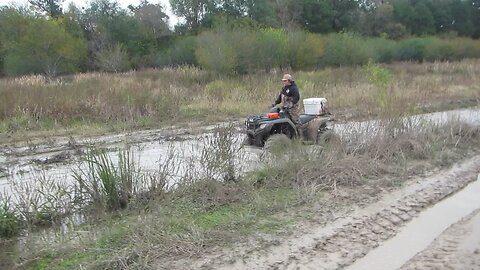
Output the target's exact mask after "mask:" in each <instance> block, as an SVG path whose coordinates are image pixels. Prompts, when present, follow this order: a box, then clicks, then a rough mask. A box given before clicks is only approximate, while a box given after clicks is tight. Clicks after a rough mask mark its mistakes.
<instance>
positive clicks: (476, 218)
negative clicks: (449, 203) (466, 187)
mask: <svg viewBox="0 0 480 270" xmlns="http://www.w3.org/2000/svg"><path fill="white" fill-rule="evenodd" d="M401 269H402V270H410V269H419V270H421V269H472V270H474V269H480V209H478V210H476V211H474V212H473V213H471V214H470V215H468V216H466V217H465V218H463V219H462V220H460V221H459V222H457V223H455V224H454V225H452V226H451V227H450V228H448V229H447V230H446V231H445V232H444V233H442V234H441V235H440V236H439V237H437V238H436V239H435V241H434V242H433V243H431V245H429V246H428V248H427V249H425V250H424V251H422V252H421V253H419V254H417V255H416V256H415V257H413V258H412V259H411V260H409V261H408V262H407V263H406V264H405V265H403V266H402V268H401Z"/></svg>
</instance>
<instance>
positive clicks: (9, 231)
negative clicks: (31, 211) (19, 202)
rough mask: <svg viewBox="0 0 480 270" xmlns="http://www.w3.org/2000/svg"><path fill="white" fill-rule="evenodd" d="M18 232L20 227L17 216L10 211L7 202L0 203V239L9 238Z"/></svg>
mask: <svg viewBox="0 0 480 270" xmlns="http://www.w3.org/2000/svg"><path fill="white" fill-rule="evenodd" d="M19 231H20V225H19V221H18V218H17V216H16V215H15V213H14V212H13V210H12V209H10V205H9V203H8V202H7V200H4V201H3V202H2V201H0V238H11V237H14V236H16V235H17V234H18V233H19Z"/></svg>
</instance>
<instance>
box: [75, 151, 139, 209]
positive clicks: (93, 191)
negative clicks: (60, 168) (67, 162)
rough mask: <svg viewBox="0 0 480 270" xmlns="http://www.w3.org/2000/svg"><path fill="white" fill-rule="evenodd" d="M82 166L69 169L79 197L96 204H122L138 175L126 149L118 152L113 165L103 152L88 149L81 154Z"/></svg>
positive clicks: (117, 206) (128, 195)
mask: <svg viewBox="0 0 480 270" xmlns="http://www.w3.org/2000/svg"><path fill="white" fill-rule="evenodd" d="M85 162H86V168H82V167H80V166H79V168H78V169H77V170H76V171H74V172H73V175H74V178H75V180H76V182H77V184H78V188H79V190H80V192H81V193H82V194H83V198H84V199H86V200H87V201H89V202H91V203H92V204H93V205H95V206H96V207H99V208H105V209H110V210H117V209H121V208H125V207H126V206H127V204H128V202H129V200H130V198H131V197H132V191H133V189H134V186H135V184H137V180H138V179H139V178H140V177H142V176H140V175H139V173H138V171H137V170H136V169H135V165H134V163H133V162H132V160H131V153H130V152H129V151H128V150H120V151H119V152H118V164H117V166H115V165H114V163H113V161H112V159H111V158H110V156H109V155H108V153H107V152H105V151H103V150H100V149H90V150H89V151H88V153H87V154H86V156H85Z"/></svg>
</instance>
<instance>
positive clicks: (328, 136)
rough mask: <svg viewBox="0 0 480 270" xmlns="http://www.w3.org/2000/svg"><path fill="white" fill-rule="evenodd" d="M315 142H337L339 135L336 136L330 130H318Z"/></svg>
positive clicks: (338, 141)
mask: <svg viewBox="0 0 480 270" xmlns="http://www.w3.org/2000/svg"><path fill="white" fill-rule="evenodd" d="M316 143H317V144H339V143H340V136H338V135H337V134H336V133H335V132H333V131H332V130H327V131H324V132H318V134H317V140H316Z"/></svg>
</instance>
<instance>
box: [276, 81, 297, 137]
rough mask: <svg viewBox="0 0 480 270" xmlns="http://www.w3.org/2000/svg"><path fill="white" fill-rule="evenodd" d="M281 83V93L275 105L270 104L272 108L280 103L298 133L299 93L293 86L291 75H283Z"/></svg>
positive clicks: (295, 86) (294, 85)
mask: <svg viewBox="0 0 480 270" xmlns="http://www.w3.org/2000/svg"><path fill="white" fill-rule="evenodd" d="M282 83H283V88H282V91H281V92H280V94H279V95H278V97H277V99H276V100H275V103H273V104H272V107H274V106H276V105H277V104H279V103H282V108H284V109H286V110H287V111H288V113H289V114H290V118H291V119H292V122H293V123H294V124H295V126H296V127H297V131H300V130H301V124H300V106H299V104H298V102H299V101H300V92H299V91H298V87H297V85H296V84H295V81H294V80H293V77H292V75H290V74H284V75H283V78H282Z"/></svg>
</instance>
